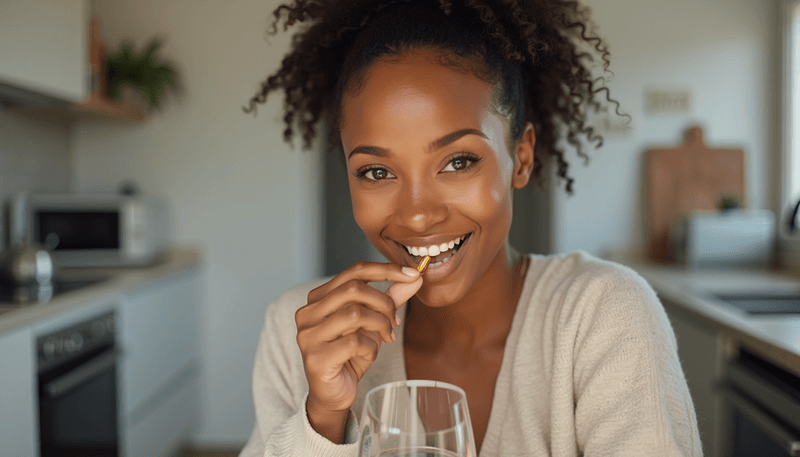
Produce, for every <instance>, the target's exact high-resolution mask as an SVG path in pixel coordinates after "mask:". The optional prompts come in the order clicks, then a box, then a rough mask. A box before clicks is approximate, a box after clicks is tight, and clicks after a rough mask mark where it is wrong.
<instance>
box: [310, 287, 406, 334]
mask: <svg viewBox="0 0 800 457" xmlns="http://www.w3.org/2000/svg"><path fill="white" fill-rule="evenodd" d="M351 303H358V304H361V305H363V306H365V307H367V308H369V309H371V310H373V311H376V312H378V313H381V314H383V315H384V316H386V318H387V319H389V321H390V322H394V321H395V317H394V316H395V310H396V308H395V306H394V302H393V301H392V299H391V298H390V297H389V296H387V295H386V294H384V293H382V292H381V291H379V290H377V289H375V288H374V287H372V286H370V285H369V284H367V283H365V282H364V281H361V280H357V279H353V280H350V281H348V282H346V283H344V284H341V285H340V286H339V287H337V288H336V289H334V290H332V291H331V292H329V293H328V294H327V295H325V296H324V297H322V298H321V299H320V300H319V301H318V302H316V303H313V302H309V304H308V305H306V306H304V307H303V308H300V309H299V310H298V311H297V316H296V317H297V318H298V326H301V327H302V326H310V325H316V324H318V323H320V322H322V321H323V320H325V319H327V318H328V316H331V315H333V314H334V313H336V312H337V311H339V310H340V309H341V308H343V307H345V306H347V305H349V304H351ZM301 327H299V328H301Z"/></svg>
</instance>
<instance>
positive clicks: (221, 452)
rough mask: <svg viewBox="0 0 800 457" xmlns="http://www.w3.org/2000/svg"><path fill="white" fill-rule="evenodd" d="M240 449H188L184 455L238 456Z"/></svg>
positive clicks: (207, 456)
mask: <svg viewBox="0 0 800 457" xmlns="http://www.w3.org/2000/svg"><path fill="white" fill-rule="evenodd" d="M238 456H239V449H187V450H186V451H184V453H183V455H182V457H238Z"/></svg>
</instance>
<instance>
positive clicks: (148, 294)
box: [119, 272, 200, 427]
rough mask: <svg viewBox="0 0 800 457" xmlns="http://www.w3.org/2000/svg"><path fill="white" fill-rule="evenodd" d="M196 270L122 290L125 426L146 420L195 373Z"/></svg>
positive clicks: (122, 373)
mask: <svg viewBox="0 0 800 457" xmlns="http://www.w3.org/2000/svg"><path fill="white" fill-rule="evenodd" d="M199 306H200V300H199V284H198V275H197V273H196V272H190V273H188V274H183V275H180V276H177V277H174V278H169V279H165V280H162V281H159V282H158V283H156V284H153V285H150V286H147V287H146V288H141V289H137V290H135V291H132V292H131V293H129V294H126V295H125V297H124V299H123V304H122V306H121V312H120V335H119V341H120V344H121V347H122V351H123V357H122V364H121V389H122V395H121V402H122V411H123V420H124V422H125V424H126V425H125V426H126V427H132V426H135V425H136V424H137V423H138V422H140V421H143V420H147V418H148V416H150V415H151V414H152V413H153V411H154V410H155V409H157V408H158V407H159V406H160V405H161V404H163V403H164V402H165V401H166V400H167V399H168V398H169V397H170V396H171V395H173V394H174V392H175V391H177V390H179V389H180V387H181V385H183V384H186V383H187V382H189V381H190V380H191V379H192V378H194V377H196V376H197V375H198V372H199V350H198V340H197V325H198V323H197V315H198V313H199V309H198V308H199Z"/></svg>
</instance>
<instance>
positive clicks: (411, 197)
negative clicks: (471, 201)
mask: <svg viewBox="0 0 800 457" xmlns="http://www.w3.org/2000/svg"><path fill="white" fill-rule="evenodd" d="M400 198H401V201H400V204H399V205H398V206H399V209H398V211H397V212H395V218H396V221H397V223H398V224H399V225H401V226H404V227H407V228H408V229H409V230H411V231H413V232H417V233H425V232H427V231H429V229H430V228H431V227H434V226H435V225H436V224H438V223H440V222H442V221H444V220H445V219H447V214H448V212H449V207H448V204H447V202H446V201H445V199H444V198H442V195H441V194H440V193H439V192H438V191H437V190H436V188H435V186H432V185H430V184H428V183H425V182H422V181H414V182H409V183H408V184H407V185H404V186H403V191H402V192H401V197H400Z"/></svg>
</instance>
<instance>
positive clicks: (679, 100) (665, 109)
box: [645, 89, 691, 114]
mask: <svg viewBox="0 0 800 457" xmlns="http://www.w3.org/2000/svg"><path fill="white" fill-rule="evenodd" d="M690 109H691V92H689V90H669V89H650V90H647V91H646V92H645V111H646V112H647V113H648V114H684V113H688V112H689V110H690Z"/></svg>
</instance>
